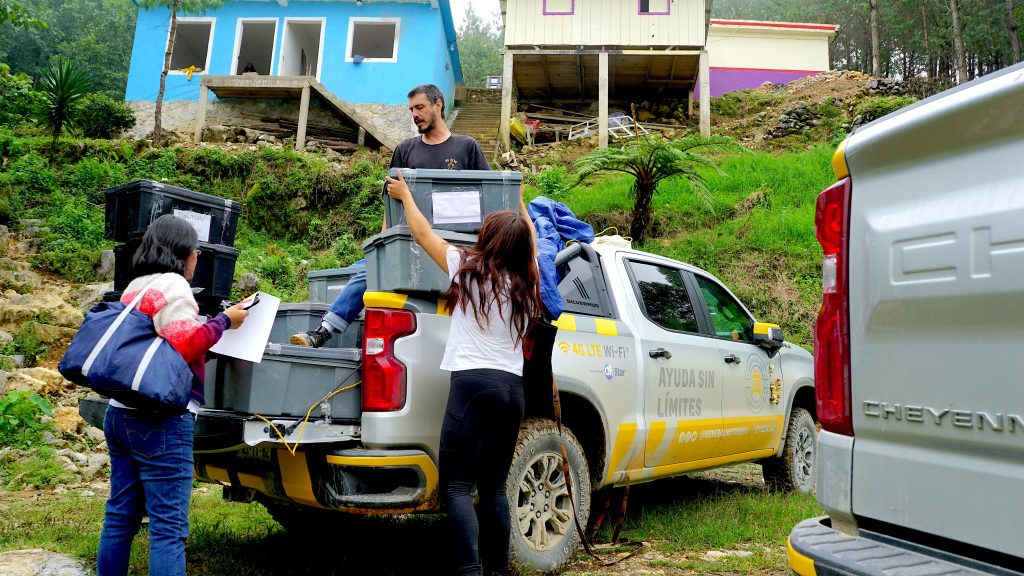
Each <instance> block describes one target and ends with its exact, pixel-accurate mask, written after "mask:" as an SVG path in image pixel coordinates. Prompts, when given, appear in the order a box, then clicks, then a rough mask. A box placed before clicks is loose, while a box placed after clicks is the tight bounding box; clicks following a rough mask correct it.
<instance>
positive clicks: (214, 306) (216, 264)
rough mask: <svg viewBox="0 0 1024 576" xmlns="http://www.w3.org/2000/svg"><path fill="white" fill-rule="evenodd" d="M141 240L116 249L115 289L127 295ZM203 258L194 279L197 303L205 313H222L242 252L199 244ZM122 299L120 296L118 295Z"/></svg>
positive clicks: (199, 260)
mask: <svg viewBox="0 0 1024 576" xmlns="http://www.w3.org/2000/svg"><path fill="white" fill-rule="evenodd" d="M138 245H139V241H138V240H135V241H131V242H126V243H124V244H118V245H117V246H115V247H114V290H115V291H116V292H123V291H124V289H125V288H127V287H128V283H129V282H130V281H131V278H132V274H131V259H132V255H133V254H135V249H136V248H137V247H138ZM199 250H200V254H199V258H198V260H197V261H196V271H195V274H194V275H193V276H192V289H193V291H195V290H196V289H199V288H201V289H202V290H200V291H199V292H196V295H195V296H196V302H198V303H199V310H200V312H203V313H204V314H210V313H216V312H218V311H220V303H221V301H222V300H226V299H228V298H230V297H231V285H232V282H233V281H234V276H235V263H236V262H237V261H238V250H236V249H234V248H231V247H229V246H218V245H216V244H205V243H202V242H200V244H199ZM118 297H120V295H118Z"/></svg>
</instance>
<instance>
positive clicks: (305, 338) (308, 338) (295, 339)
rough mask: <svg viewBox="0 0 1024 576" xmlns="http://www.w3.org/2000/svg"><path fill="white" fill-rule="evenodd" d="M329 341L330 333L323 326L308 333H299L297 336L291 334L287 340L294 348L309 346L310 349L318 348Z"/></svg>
mask: <svg viewBox="0 0 1024 576" xmlns="http://www.w3.org/2000/svg"><path fill="white" fill-rule="evenodd" d="M330 339H331V331H330V330H328V329H327V328H324V327H323V326H320V327H318V328H317V329H316V330H310V331H309V332H300V333H298V334H292V337H291V338H289V339H288V342H290V343H291V344H293V345H295V346H309V347H311V348H319V347H321V346H323V345H324V344H327V341H328V340H330Z"/></svg>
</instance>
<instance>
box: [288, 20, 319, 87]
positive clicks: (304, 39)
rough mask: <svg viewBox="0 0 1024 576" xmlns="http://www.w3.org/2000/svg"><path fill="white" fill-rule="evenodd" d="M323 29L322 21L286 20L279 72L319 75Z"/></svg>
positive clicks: (295, 74)
mask: <svg viewBox="0 0 1024 576" xmlns="http://www.w3.org/2000/svg"><path fill="white" fill-rule="evenodd" d="M322 30H323V23H322V22H295V21H290V22H286V23H285V31H284V45H283V46H282V47H281V65H280V66H279V67H278V74H280V75H281V76H317V75H318V74H317V72H318V70H319V69H320V36H321V31H322Z"/></svg>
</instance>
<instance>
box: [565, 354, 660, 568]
mask: <svg viewBox="0 0 1024 576" xmlns="http://www.w3.org/2000/svg"><path fill="white" fill-rule="evenodd" d="M551 404H552V406H553V408H554V412H555V425H557V426H558V439H559V445H560V447H561V448H562V476H564V477H565V489H566V492H568V493H569V504H570V505H571V506H572V519H573V521H574V522H575V524H576V534H577V535H578V536H579V537H580V543H581V544H583V549H584V550H586V552H587V554H589V555H590V556H591V557H592V558H594V559H595V560H597V561H598V562H600V563H601V565H602V566H613V565H615V564H618V563H619V562H622V561H623V560H626V559H628V558H632V557H633V556H636V555H637V553H639V552H640V550H641V547H642V546H643V544H642V543H640V542H630V543H629V544H627V545H628V546H630V547H632V548H633V549H632V550H630V552H629V553H628V554H626V555H625V556H622V557H620V558H616V559H615V560H608V561H605V560H604V559H602V558H601V557H600V556H598V555H597V552H595V551H594V545H593V544H591V542H590V538H587V534H586V533H584V531H583V526H581V525H580V515H579V513H578V512H577V510H576V497H575V496H573V489H572V474H571V473H570V472H569V454H568V452H566V450H565V432H564V431H563V430H562V400H561V398H560V397H559V395H558V380H557V379H556V378H555V376H554V373H552V375H551ZM611 493H612V491H611V490H609V491H608V499H607V500H606V501H605V505H604V508H603V509H602V510H601V512H600V513H599V514H598V520H597V522H596V523H595V524H594V526H593V528H591V532H590V534H591V536H593V535H595V534H596V533H597V530H598V528H600V527H601V521H602V520H604V516H605V512H606V511H607V510H608V506H609V504H610V503H611ZM628 499H629V474H627V475H626V487H625V492H624V493H623V494H622V508H621V510H620V512H619V517H618V518H617V519H616V522H615V533H614V534H613V535H612V542H611V545H612V546H616V545H618V543H619V534H620V533H621V532H622V525H623V523H624V522H625V520H626V503H627V501H628Z"/></svg>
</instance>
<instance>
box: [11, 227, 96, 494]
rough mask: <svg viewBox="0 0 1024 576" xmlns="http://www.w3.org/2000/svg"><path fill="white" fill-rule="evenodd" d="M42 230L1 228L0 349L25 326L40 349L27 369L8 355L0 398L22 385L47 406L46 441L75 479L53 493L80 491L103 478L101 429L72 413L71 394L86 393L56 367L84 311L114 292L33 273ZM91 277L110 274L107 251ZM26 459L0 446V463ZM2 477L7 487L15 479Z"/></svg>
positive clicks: (23, 360)
mask: <svg viewBox="0 0 1024 576" xmlns="http://www.w3.org/2000/svg"><path fill="white" fill-rule="evenodd" d="M42 231H43V230H41V229H40V228H39V222H38V221H33V220H22V221H21V222H19V223H18V225H17V227H16V229H15V230H10V229H8V228H7V227H6V226H0V247H3V248H6V255H5V256H3V257H0V288H2V290H3V292H2V294H0V347H3V346H5V345H7V344H8V343H10V342H11V341H12V340H14V338H15V335H16V334H18V333H19V332H24V331H25V330H26V329H31V330H32V331H33V332H34V335H35V339H36V340H37V341H38V343H39V344H41V345H43V346H45V347H46V349H45V352H44V353H43V355H42V356H41V357H40V358H39V359H38V365H36V366H26V363H27V361H28V360H30V359H26V358H25V357H24V356H23V355H17V354H15V355H10V356H7V359H8V360H9V361H10V366H11V367H12V369H11V371H5V370H0V397H3V396H5V395H7V394H8V393H10V392H13V391H16V390H26V391H31V392H36V393H38V394H39V395H40V396H42V397H44V398H45V399H46V400H47V401H48V402H49V403H50V404H51V406H53V408H54V409H53V416H47V417H44V418H52V421H53V423H54V425H55V428H56V430H57V432H56V433H47V434H46V437H45V442H46V443H47V444H49V445H50V446H52V447H53V448H54V449H56V451H57V454H58V458H59V459H60V462H61V464H62V466H63V467H64V469H65V470H66V471H68V472H69V473H71V474H72V476H73V478H74V480H75V481H74V482H73V483H72V484H70V485H67V486H62V487H60V488H58V490H61V489H63V490H68V489H82V488H83V487H88V486H89V485H90V484H92V483H93V482H97V481H100V482H103V481H105V480H106V476H107V468H108V466H109V457H108V456H107V450H106V444H105V443H104V441H103V431H102V430H99V429H97V428H94V427H92V426H90V425H88V424H86V423H85V421H84V420H82V418H81V416H79V415H78V399H79V398H80V397H82V396H83V395H84V393H85V392H86V391H85V390H83V389H81V388H78V387H76V386H75V385H74V384H72V383H70V382H68V381H67V380H65V379H64V378H63V377H62V376H61V375H60V373H59V372H57V370H56V367H57V362H59V360H60V357H61V356H62V355H63V353H64V350H65V349H66V348H67V344H68V342H70V340H71V338H72V336H74V335H75V332H76V331H77V330H78V327H79V325H81V323H82V319H83V318H84V317H85V311H86V310H88V309H89V307H91V306H92V305H93V304H95V303H97V302H99V301H100V300H101V299H102V297H103V294H104V293H105V292H107V291H109V290H113V283H112V282H109V281H106V282H97V283H95V284H88V285H76V284H69V283H67V282H65V281H63V280H60V279H58V278H54V277H50V276H47V275H43V274H40V273H38V272H36V271H34V270H33V269H32V266H31V264H30V262H29V259H30V258H31V256H32V255H33V254H35V253H36V252H37V251H38V249H39V246H40V241H39V235H40V233H41V232H42ZM98 277H101V278H112V277H113V255H112V254H109V255H108V257H105V258H104V264H103V266H102V267H101V270H99V271H98ZM25 457H26V454H24V453H23V452H22V451H21V450H19V449H18V448H14V447H11V446H5V447H2V448H0V461H15V460H19V459H22V458H25ZM4 480H5V482H4V483H5V484H7V483H16V480H17V479H16V478H6V479H4Z"/></svg>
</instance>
